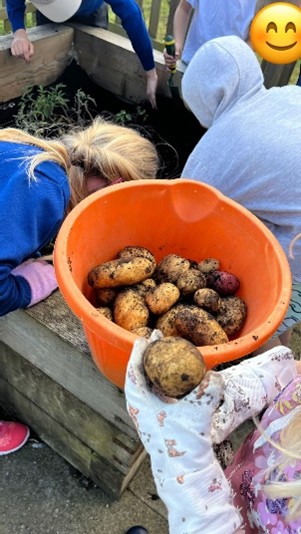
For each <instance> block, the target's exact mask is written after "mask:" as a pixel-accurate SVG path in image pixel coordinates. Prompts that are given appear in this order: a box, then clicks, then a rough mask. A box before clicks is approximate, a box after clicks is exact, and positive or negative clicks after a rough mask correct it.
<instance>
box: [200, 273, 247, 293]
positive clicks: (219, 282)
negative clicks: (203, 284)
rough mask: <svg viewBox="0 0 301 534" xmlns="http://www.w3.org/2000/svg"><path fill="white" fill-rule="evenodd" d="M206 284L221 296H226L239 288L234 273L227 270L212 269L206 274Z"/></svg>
mask: <svg viewBox="0 0 301 534" xmlns="http://www.w3.org/2000/svg"><path fill="white" fill-rule="evenodd" d="M207 286H208V287H211V288H212V289H214V290H215V291H217V293H218V294H219V295H220V296H221V297H227V296H228V295H234V294H235V293H236V291H238V290H239V286H240V282H239V280H238V278H237V277H236V276H235V274H232V273H228V272H227V271H212V272H211V273H209V274H208V276H207Z"/></svg>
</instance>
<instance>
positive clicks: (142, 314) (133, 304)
mask: <svg viewBox="0 0 301 534" xmlns="http://www.w3.org/2000/svg"><path fill="white" fill-rule="evenodd" d="M113 317H114V322H115V323H116V324H118V326H121V327H122V328H124V329H125V330H129V331H133V330H134V329H135V328H138V327H141V326H143V327H144V326H147V323H148V319H149V311H148V308H147V306H146V305H145V303H144V299H143V297H141V296H140V295H139V294H138V293H137V291H134V290H133V289H124V290H123V291H121V292H120V293H119V294H118V295H117V297H116V299H115V301H114V307H113Z"/></svg>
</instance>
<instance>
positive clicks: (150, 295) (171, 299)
mask: <svg viewBox="0 0 301 534" xmlns="http://www.w3.org/2000/svg"><path fill="white" fill-rule="evenodd" d="M179 297H180V291H179V290H178V288H177V286H175V285H174V284H171V283H170V282H163V283H162V284H159V285H157V286H156V287H155V288H154V289H151V290H150V291H148V292H147V293H146V295H145V297H144V300H145V303H146V305H147V307H148V308H149V310H150V311H151V312H152V313H154V314H155V315H161V314H162V313H165V312H167V311H168V310H169V309H170V308H171V307H172V306H173V305H174V304H175V303H176V302H177V300H178V299H179Z"/></svg>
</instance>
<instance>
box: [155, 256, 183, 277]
mask: <svg viewBox="0 0 301 534" xmlns="http://www.w3.org/2000/svg"><path fill="white" fill-rule="evenodd" d="M189 268H190V261H189V260H187V259H186V258H182V256H177V255H176V254H168V255H167V256H165V257H164V258H163V259H162V260H161V261H160V262H159V263H158V265H157V269H156V279H157V280H158V281H159V282H171V283H173V284H174V283H175V282H176V281H177V279H178V277H179V276H180V274H181V273H183V272H185V271H188V269H189Z"/></svg>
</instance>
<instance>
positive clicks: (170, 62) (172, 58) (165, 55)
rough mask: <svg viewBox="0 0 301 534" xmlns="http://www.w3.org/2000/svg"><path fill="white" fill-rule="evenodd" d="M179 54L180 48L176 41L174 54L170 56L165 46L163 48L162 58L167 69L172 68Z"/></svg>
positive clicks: (180, 52)
mask: <svg viewBox="0 0 301 534" xmlns="http://www.w3.org/2000/svg"><path fill="white" fill-rule="evenodd" d="M181 54H182V50H181V49H180V48H179V46H178V45H177V43H175V54H174V56H172V55H171V54H168V52H167V50H166V48H164V50H163V58H164V62H165V65H166V67H167V68H168V69H169V70H172V69H173V68H174V67H175V66H176V64H177V61H178V60H179V59H180V57H181Z"/></svg>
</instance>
